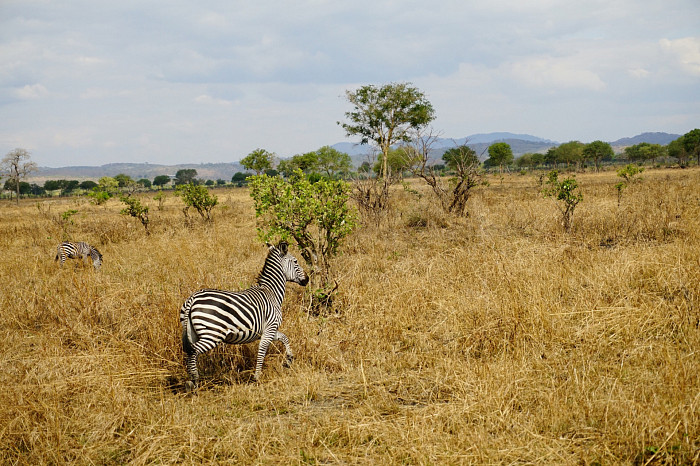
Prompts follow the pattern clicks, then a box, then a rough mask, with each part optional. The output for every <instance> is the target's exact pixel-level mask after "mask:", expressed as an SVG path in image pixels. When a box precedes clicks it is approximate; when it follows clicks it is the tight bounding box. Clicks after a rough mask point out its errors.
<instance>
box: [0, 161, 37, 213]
mask: <svg viewBox="0 0 700 466" xmlns="http://www.w3.org/2000/svg"><path fill="white" fill-rule="evenodd" d="M30 159H31V155H30V154H29V152H28V151H27V150H26V149H21V148H17V149H14V150H11V151H10V152H8V153H7V154H6V155H5V157H3V158H2V160H0V177H2V176H7V177H8V178H9V179H10V180H13V181H14V186H15V192H16V193H17V203H18V204H19V195H20V186H21V183H20V182H21V180H22V178H24V177H26V176H27V175H29V174H30V173H31V172H33V171H35V170H36V169H37V168H38V167H37V165H36V163H35V162H32V161H31V160H30Z"/></svg>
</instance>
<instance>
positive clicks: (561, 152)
mask: <svg viewBox="0 0 700 466" xmlns="http://www.w3.org/2000/svg"><path fill="white" fill-rule="evenodd" d="M583 147H584V144H583V143H582V142H579V141H569V142H565V143H564V144H562V145H560V146H559V147H557V150H556V154H557V160H558V161H560V162H565V163H566V167H567V168H568V167H569V165H570V164H575V165H576V168H577V169H579V168H581V162H582V161H583Z"/></svg>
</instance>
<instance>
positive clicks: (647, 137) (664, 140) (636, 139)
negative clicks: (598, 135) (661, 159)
mask: <svg viewBox="0 0 700 466" xmlns="http://www.w3.org/2000/svg"><path fill="white" fill-rule="evenodd" d="M679 137H681V135H680V134H669V133H642V134H638V135H636V136H633V137H631V138H621V139H618V140H617V141H612V142H611V143H610V145H611V146H613V147H628V146H633V145H635V144H641V143H642V142H648V143H649V144H661V145H662V146H665V145H666V144H668V143H670V142H672V141H675V140H676V139H678V138H679Z"/></svg>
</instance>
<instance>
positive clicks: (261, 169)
mask: <svg viewBox="0 0 700 466" xmlns="http://www.w3.org/2000/svg"><path fill="white" fill-rule="evenodd" d="M274 157H275V154H274V153H272V152H268V151H266V150H265V149H255V150H254V151H253V152H251V153H250V154H248V155H247V156H246V157H244V158H243V159H241V165H243V168H245V169H246V170H253V171H254V172H255V174H256V175H260V174H261V173H265V172H266V171H267V170H271V169H272V161H273V159H274Z"/></svg>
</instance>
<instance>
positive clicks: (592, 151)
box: [583, 141, 615, 172]
mask: <svg viewBox="0 0 700 466" xmlns="http://www.w3.org/2000/svg"><path fill="white" fill-rule="evenodd" d="M613 155H615V152H614V151H613V148H612V146H611V145H610V144H608V143H607V142H603V141H593V142H591V143H588V144H586V145H585V146H584V147H583V156H584V157H585V158H586V159H587V160H592V161H593V164H594V165H595V171H596V172H597V171H598V164H599V163H600V161H601V160H603V159H605V158H610V157H612V156H613Z"/></svg>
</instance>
